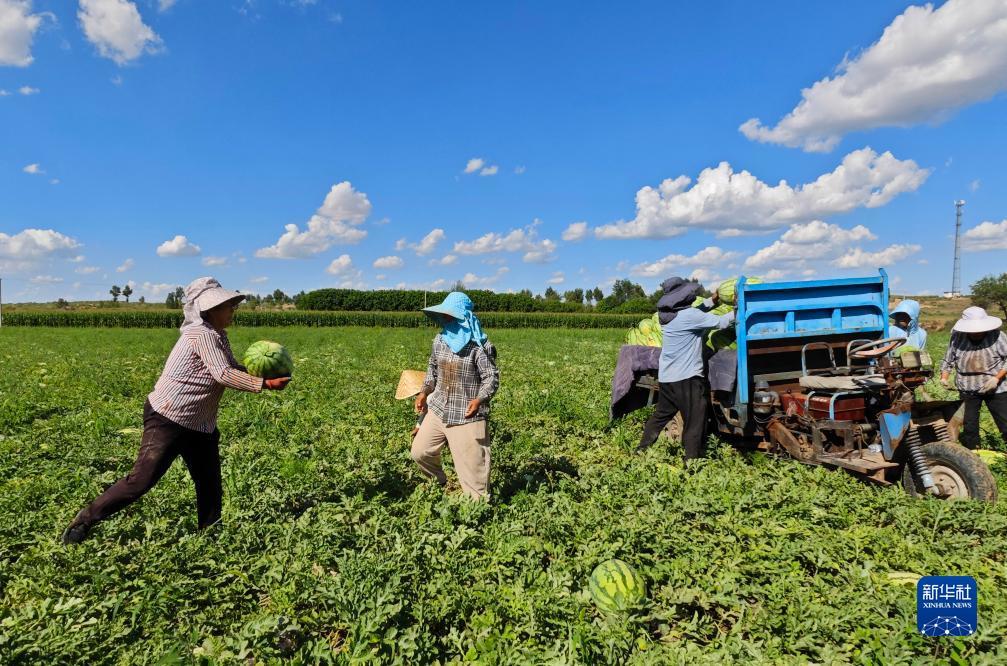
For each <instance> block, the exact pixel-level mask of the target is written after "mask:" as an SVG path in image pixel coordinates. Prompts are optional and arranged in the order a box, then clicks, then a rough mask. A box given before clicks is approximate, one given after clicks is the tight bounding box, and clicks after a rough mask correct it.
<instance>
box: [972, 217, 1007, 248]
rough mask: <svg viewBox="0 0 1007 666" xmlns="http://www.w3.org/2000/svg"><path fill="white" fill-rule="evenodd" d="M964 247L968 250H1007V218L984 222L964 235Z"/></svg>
mask: <svg viewBox="0 0 1007 666" xmlns="http://www.w3.org/2000/svg"><path fill="white" fill-rule="evenodd" d="M962 247H963V248H964V249H965V250H966V251H968V252H982V251H984V250H1007V219H1004V220H1002V221H1000V222H983V223H982V224H980V225H978V226H975V227H973V228H971V229H969V230H968V231H966V232H965V234H964V235H963V236H962Z"/></svg>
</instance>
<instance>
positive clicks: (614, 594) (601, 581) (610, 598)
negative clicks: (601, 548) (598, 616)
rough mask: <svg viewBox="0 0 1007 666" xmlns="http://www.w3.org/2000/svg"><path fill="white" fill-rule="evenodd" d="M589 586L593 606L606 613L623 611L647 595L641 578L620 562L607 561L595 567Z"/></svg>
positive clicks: (632, 569) (633, 570) (631, 568)
mask: <svg viewBox="0 0 1007 666" xmlns="http://www.w3.org/2000/svg"><path fill="white" fill-rule="evenodd" d="M590 586H591V598H592V599H594V603H595V605H596V606H597V607H598V609H599V610H602V611H604V612H606V613H615V612H619V611H625V610H627V609H628V608H630V607H631V606H634V605H636V604H638V603H640V602H641V601H643V598H644V597H645V596H646V595H647V586H646V584H645V583H644V582H643V578H642V577H641V576H640V574H638V573H637V572H636V570H635V569H634V568H633V567H631V566H629V565H628V564H626V563H625V562H623V561H622V560H608V561H607V562H602V563H601V564H599V565H598V566H597V567H595V568H594V571H593V572H591V581H590Z"/></svg>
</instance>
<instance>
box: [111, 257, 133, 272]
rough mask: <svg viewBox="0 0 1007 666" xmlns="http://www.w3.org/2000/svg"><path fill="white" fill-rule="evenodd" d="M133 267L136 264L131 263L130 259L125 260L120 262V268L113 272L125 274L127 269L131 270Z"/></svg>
mask: <svg viewBox="0 0 1007 666" xmlns="http://www.w3.org/2000/svg"><path fill="white" fill-rule="evenodd" d="M133 266H136V262H135V261H133V260H132V259H127V260H126V261H124V262H122V266H119V267H118V268H116V269H115V272H116V273H125V272H126V271H128V270H129V269H131V268H133Z"/></svg>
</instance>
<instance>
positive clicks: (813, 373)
mask: <svg viewBox="0 0 1007 666" xmlns="http://www.w3.org/2000/svg"><path fill="white" fill-rule="evenodd" d="M736 334H737V342H736V345H737V349H736V350H734V349H725V350H721V351H719V352H717V355H716V356H714V358H711V359H710V372H711V373H719V375H718V377H717V378H716V380H715V381H714V378H713V377H711V385H712V390H711V403H712V415H711V419H712V423H713V429H714V431H717V432H719V433H720V434H721V435H723V436H726V437H725V438H727V439H731V438H744V439H745V440H748V441H749V442H754V443H755V444H756V446H757V448H758V449H760V450H763V451H766V452H769V453H775V454H782V455H786V456H789V457H792V458H794V459H796V460H798V461H800V462H803V463H807V464H814V465H825V466H828V467H831V468H842V469H845V470H848V471H849V472H852V473H854V474H856V475H858V476H860V477H862V478H864V479H867V480H869V481H872V482H875V483H879V484H883V485H890V484H895V483H902V484H903V485H904V487H905V489H906V490H907V491H908V492H909V493H911V494H913V495H918V494H930V495H933V496H936V497H942V498H971V499H978V500H985V501H995V499H996V481H995V479H994V477H993V475H992V474H991V473H990V471H989V468H988V467H987V466H986V464H985V463H984V462H983V461H982V459H980V458H979V456H977V455H976V454H975V453H973V452H972V451H970V450H968V449H966V448H965V447H963V446H960V445H959V444H958V443H957V440H958V428H959V425H958V424H959V421H958V420H957V419H956V418H954V416H955V413H956V412H957V411H958V409H959V407H960V405H961V401H960V400H941V401H930V400H925V401H920V400H917V399H916V397H915V393H916V389H918V388H919V387H921V386H923V384H924V383H925V382H926V381H927V380H928V379H929V378H930V377H932V376H933V367H932V361H931V358H930V355H929V354H928V353H927V352H926V351H925V350H921V351H902V350H899V351H901V353H897V352H896V350H898V348H899V347H901V346H902V345H903V343H904V340H903V339H899V338H893V337H889V331H888V276H887V274H886V273H885V272H884V270H882V271H880V275H879V276H877V277H869V278H851V279H838V280H812V281H797V282H776V283H758V284H748V283H747V282H746V280H745V278H743V277H742V278H740V279H739V280H738V284H737V324H736ZM735 358H736V361H735ZM725 368H726V369H727V371H728V372H730V371H734V372H735V376H734V377H733V381H730V380H729V381H725V380H724V377H723V376H722V375H723V373H724V372H725ZM652 383H653V382H652V380H650V381H646V380H645V381H644V382H643V384H642V386H641V387H645V388H650V385H651V384H652Z"/></svg>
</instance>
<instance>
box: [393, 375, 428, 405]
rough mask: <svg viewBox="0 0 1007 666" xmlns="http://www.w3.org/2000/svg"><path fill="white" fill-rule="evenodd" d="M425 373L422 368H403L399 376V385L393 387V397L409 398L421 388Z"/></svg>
mask: <svg viewBox="0 0 1007 666" xmlns="http://www.w3.org/2000/svg"><path fill="white" fill-rule="evenodd" d="M426 378H427V373H426V372H424V371H423V370H403V371H402V375H401V376H400V377H399V385H398V387H397V388H396V389H395V399H396V400H402V399H404V398H411V397H413V396H414V395H416V394H417V393H419V392H420V389H422V388H423V380H424V379H426Z"/></svg>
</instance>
